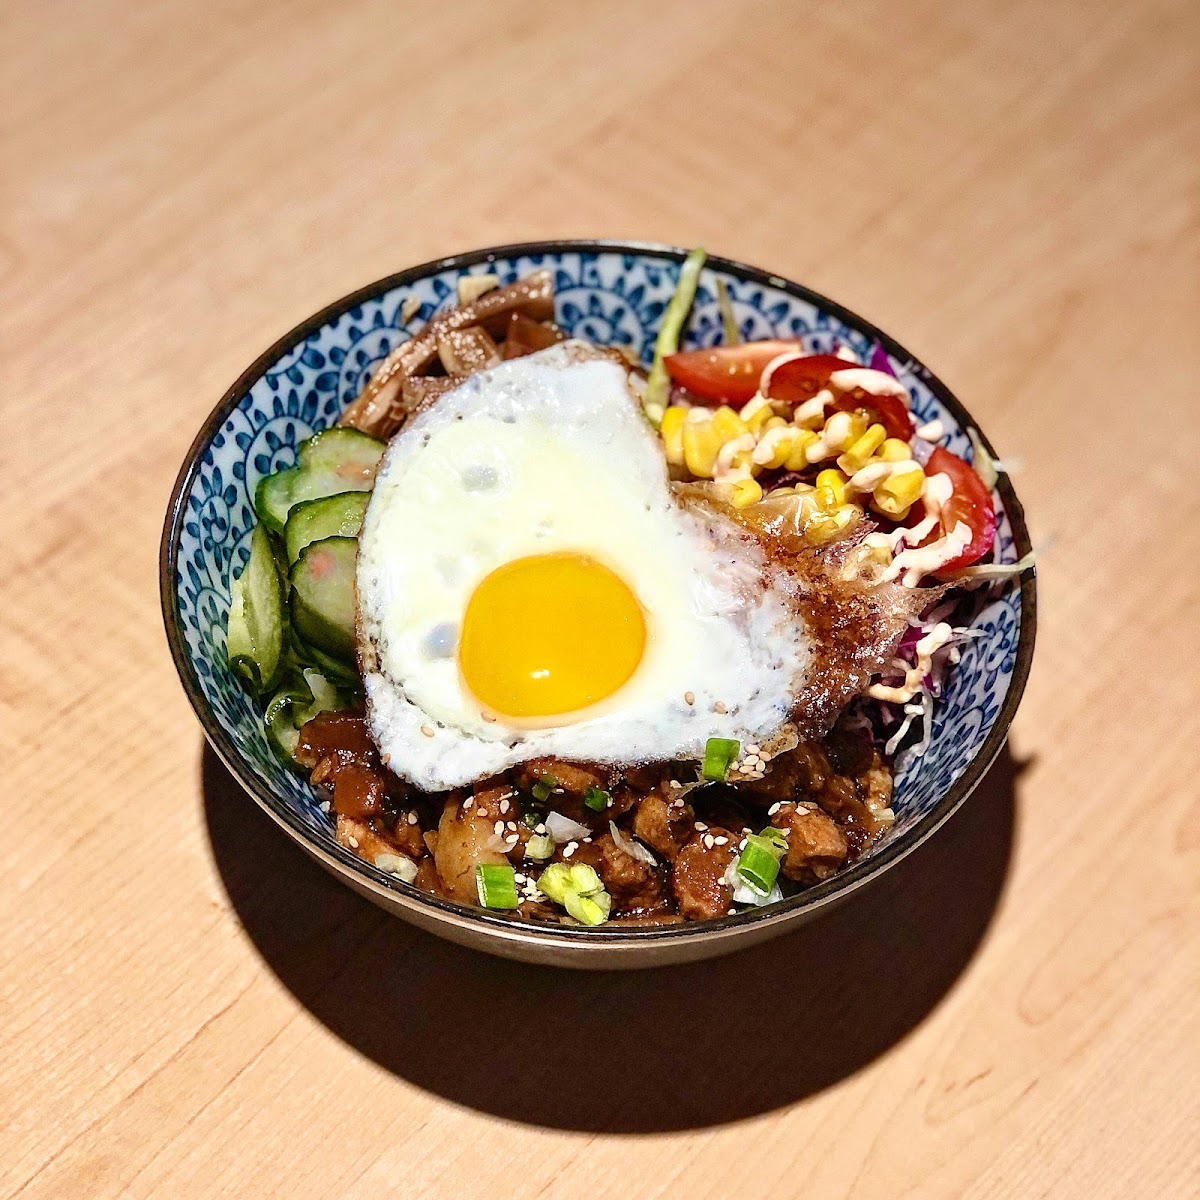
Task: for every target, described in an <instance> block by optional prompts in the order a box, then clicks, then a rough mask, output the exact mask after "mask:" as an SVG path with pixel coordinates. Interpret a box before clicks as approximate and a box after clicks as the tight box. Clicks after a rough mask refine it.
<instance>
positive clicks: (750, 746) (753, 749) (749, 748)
mask: <svg viewBox="0 0 1200 1200" xmlns="http://www.w3.org/2000/svg"><path fill="white" fill-rule="evenodd" d="M761 748H762V747H761V746H758V745H756V744H755V743H754V742H747V743H746V753H747V754H757V753H758V752H759V750H760V749H761Z"/></svg>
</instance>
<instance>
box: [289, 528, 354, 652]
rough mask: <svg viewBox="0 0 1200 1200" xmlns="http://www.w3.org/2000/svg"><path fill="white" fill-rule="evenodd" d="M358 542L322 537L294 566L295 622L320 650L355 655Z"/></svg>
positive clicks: (297, 630) (303, 636)
mask: <svg viewBox="0 0 1200 1200" xmlns="http://www.w3.org/2000/svg"><path fill="white" fill-rule="evenodd" d="M357 555H358V541H357V540H356V539H355V538H352V537H331V538H323V539H322V540H321V541H319V542H310V543H309V544H308V545H307V546H305V547H304V549H303V550H301V551H300V557H299V558H298V559H297V560H296V563H295V565H294V566H293V567H292V601H291V607H292V623H293V624H294V625H295V627H296V632H297V633H298V634H299V635H300V636H301V637H302V638H303V639H304V640H305V641H307V642H309V643H310V644H312V645H313V646H315V647H316V648H317V649H318V650H324V651H325V652H326V653H327V654H332V655H333V656H334V657H335V658H344V659H350V658H352V657H353V655H354V564H355V558H356V557H357Z"/></svg>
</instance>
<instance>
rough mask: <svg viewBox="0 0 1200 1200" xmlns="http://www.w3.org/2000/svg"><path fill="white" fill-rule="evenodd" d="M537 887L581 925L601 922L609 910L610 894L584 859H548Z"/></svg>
mask: <svg viewBox="0 0 1200 1200" xmlns="http://www.w3.org/2000/svg"><path fill="white" fill-rule="evenodd" d="M538 889H539V890H540V891H541V893H542V895H543V896H545V897H546V898H547V899H549V900H553V901H554V903H555V904H561V905H562V906H563V907H564V908H565V909H566V910H567V912H569V913H570V914H571V916H573V917H574V918H575V920H577V921H581V922H582V923H583V924H584V925H601V924H603V923H604V922H605V921H607V920H608V914H609V913H610V912H611V911H612V897H611V896H609V894H608V893H607V892H606V891H605V890H604V884H603V882H602V881H601V879H600V876H599V875H597V874H596V871H595V869H594V868H593V867H589V866H588V865H587V864H586V863H565V862H560V863H551V864H550V865H549V866H548V867H547V868H546V869H545V870H544V871H543V872H542V875H541V878H540V879H539V880H538Z"/></svg>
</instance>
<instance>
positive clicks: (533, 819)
mask: <svg viewBox="0 0 1200 1200" xmlns="http://www.w3.org/2000/svg"><path fill="white" fill-rule="evenodd" d="M521 821H522V823H523V824H524V826H525V828H526V829H536V828H537V827H538V826H539V825H540V824H541V823H542V814H541V813H538V812H534V811H533V809H530V810H529V811H528V812H527V813H526V814H525V815H524V816H523V817H522V818H521Z"/></svg>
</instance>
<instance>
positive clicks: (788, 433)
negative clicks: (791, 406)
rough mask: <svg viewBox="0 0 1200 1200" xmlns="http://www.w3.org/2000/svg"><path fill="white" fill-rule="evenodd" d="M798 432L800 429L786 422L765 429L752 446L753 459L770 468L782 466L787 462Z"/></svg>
mask: <svg viewBox="0 0 1200 1200" xmlns="http://www.w3.org/2000/svg"><path fill="white" fill-rule="evenodd" d="M799 433H800V430H798V429H796V428H794V427H793V426H791V425H788V424H786V423H785V424H783V425H777V426H775V427H774V428H768V429H765V430H764V431H763V435H762V437H761V438H759V440H758V445H757V446H755V447H754V461H755V462H756V463H757V464H758V465H759V466H761V467H766V468H768V469H771V470H773V469H775V468H776V467H782V466H783V464H784V463H785V462H787V460H788V455H790V454H791V452H792V447H793V446H794V445H795V443H796V437H797V435H798V434H799Z"/></svg>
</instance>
